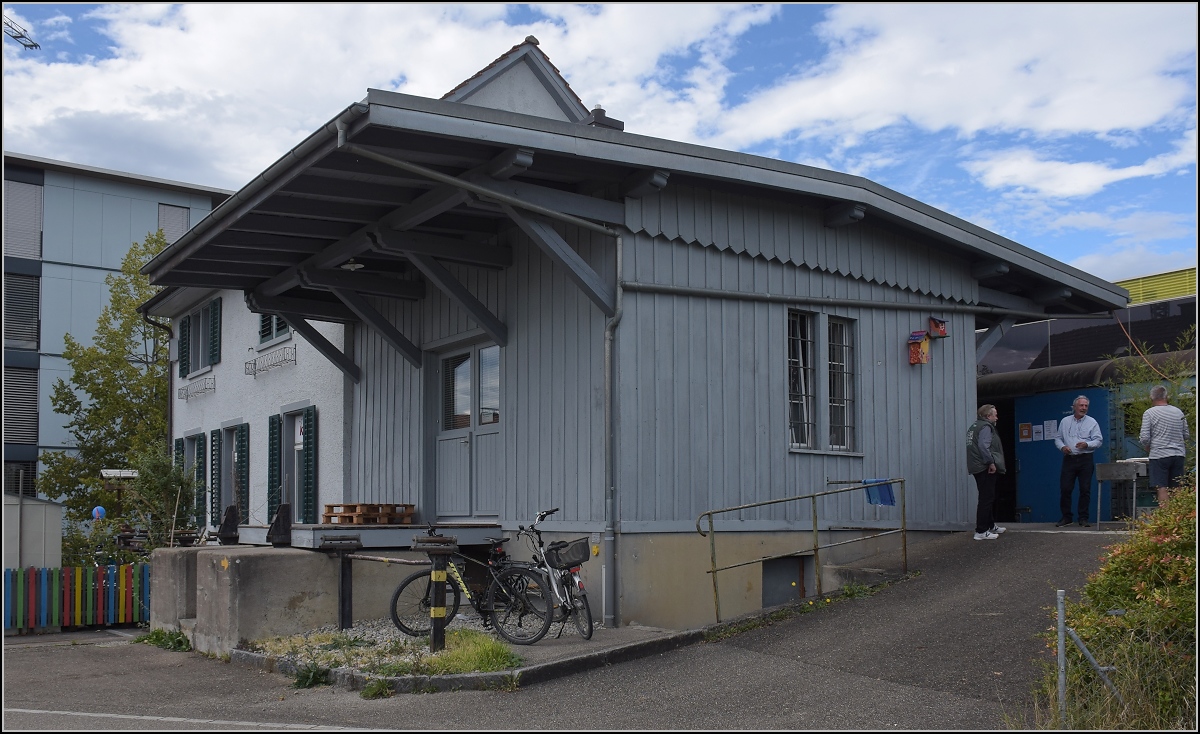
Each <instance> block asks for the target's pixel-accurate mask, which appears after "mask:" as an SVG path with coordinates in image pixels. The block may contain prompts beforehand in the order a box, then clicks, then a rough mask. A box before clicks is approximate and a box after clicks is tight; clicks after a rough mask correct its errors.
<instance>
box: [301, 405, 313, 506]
mask: <svg viewBox="0 0 1200 734" xmlns="http://www.w3.org/2000/svg"><path fill="white" fill-rule="evenodd" d="M301 420H303V421H304V441H303V444H302V446H301V449H300V506H301V515H300V517H301V522H304V523H309V524H312V523H315V522H316V521H317V409H316V408H315V407H313V406H309V407H307V408H305V409H304V415H303V416H302V417H301Z"/></svg>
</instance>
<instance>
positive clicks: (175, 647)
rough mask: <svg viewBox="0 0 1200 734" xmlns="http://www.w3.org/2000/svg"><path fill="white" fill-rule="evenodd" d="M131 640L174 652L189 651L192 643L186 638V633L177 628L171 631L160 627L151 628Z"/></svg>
mask: <svg viewBox="0 0 1200 734" xmlns="http://www.w3.org/2000/svg"><path fill="white" fill-rule="evenodd" d="M133 641H134V642H141V643H144V644H147V645H154V646H155V647H161V648H162V649H164V650H172V651H174V652H189V651H190V650H191V649H192V643H191V641H189V640H188V638H187V635H185V634H184V633H183V632H181V631H179V630H174V631H171V632H168V631H167V630H165V629H161V628H160V629H156V630H151V631H150V632H148V633H146V634H144V635H141V636H140V637H136V638H134V640H133Z"/></svg>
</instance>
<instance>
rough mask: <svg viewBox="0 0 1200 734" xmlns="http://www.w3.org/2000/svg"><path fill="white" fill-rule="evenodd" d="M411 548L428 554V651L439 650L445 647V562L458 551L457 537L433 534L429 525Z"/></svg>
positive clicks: (432, 529) (415, 539) (432, 528)
mask: <svg viewBox="0 0 1200 734" xmlns="http://www.w3.org/2000/svg"><path fill="white" fill-rule="evenodd" d="M412 549H413V550H414V551H418V552H421V553H427V554H429V562H430V563H431V564H432V565H433V570H432V571H430V572H429V587H430V588H429V591H430V596H431V598H430V600H429V602H430V604H429V619H430V622H432V626H433V631H432V632H431V633H430V635H429V651H430V652H439V651H441V650H443V649H445V647H446V564H448V563H449V562H450V556H451V555H453V554H455V553H457V552H458V538H456V537H453V536H445V535H434V527H433V526H432V525H431V526H430V528H429V534H428V535H418V536H417V537H416V538H414V539H413V545H412Z"/></svg>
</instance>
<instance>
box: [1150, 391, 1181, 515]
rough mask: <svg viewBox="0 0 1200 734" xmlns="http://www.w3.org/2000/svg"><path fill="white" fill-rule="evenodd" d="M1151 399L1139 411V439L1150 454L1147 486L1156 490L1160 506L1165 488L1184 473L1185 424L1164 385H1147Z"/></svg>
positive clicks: (1165, 496) (1165, 493) (1165, 502)
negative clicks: (1143, 409)
mask: <svg viewBox="0 0 1200 734" xmlns="http://www.w3.org/2000/svg"><path fill="white" fill-rule="evenodd" d="M1150 402H1151V403H1153V405H1151V406H1150V408H1149V409H1148V410H1147V411H1146V412H1145V413H1143V414H1142V430H1141V435H1140V436H1139V437H1138V438H1139V440H1140V441H1141V444H1142V447H1143V448H1145V449H1146V451H1147V452H1148V455H1149V457H1150V464H1149V466H1148V467H1147V468H1148V469H1149V474H1150V486H1151V487H1153V488H1154V489H1155V490H1157V491H1158V506H1159V507H1162V506H1163V505H1165V504H1167V488H1168V487H1171V486H1174V484H1175V483H1176V482H1177V481H1179V478H1180V477H1182V476H1183V472H1184V465H1183V464H1184V456H1185V455H1186V454H1187V449H1186V448H1185V447H1184V442H1185V441H1187V440H1188V424H1187V419H1186V418H1184V416H1183V411H1182V410H1180V409H1179V408H1176V407H1175V406H1174V405H1171V404H1169V403H1168V401H1167V388H1165V387H1163V386H1162V385H1155V386H1154V387H1152V388H1150Z"/></svg>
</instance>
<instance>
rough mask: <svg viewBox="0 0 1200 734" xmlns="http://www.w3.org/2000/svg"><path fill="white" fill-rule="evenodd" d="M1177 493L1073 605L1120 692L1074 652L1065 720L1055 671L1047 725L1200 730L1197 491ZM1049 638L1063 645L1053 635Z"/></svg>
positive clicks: (1070, 650)
mask: <svg viewBox="0 0 1200 734" xmlns="http://www.w3.org/2000/svg"><path fill="white" fill-rule="evenodd" d="M1189 485H1190V486H1187V487H1183V488H1179V489H1177V490H1175V491H1173V492H1172V493H1171V497H1170V499H1169V500H1168V502H1167V504H1166V506H1165V507H1160V508H1159V509H1157V510H1155V511H1154V512H1151V513H1150V514H1148V515H1147V516H1145V517H1144V518H1142V519H1140V520H1139V521H1138V522H1137V523H1136V525H1135V527H1134V529H1133V532H1132V533H1131V534H1130V538H1129V539H1128V540H1127V541H1125V542H1123V543H1118V544H1117V545H1114V546H1110V548H1109V553H1108V556H1107V557H1106V558H1105V559H1104V562H1103V565H1102V566H1101V568H1100V570H1099V571H1097V572H1096V573H1094V574H1092V576H1090V577H1089V578H1088V581H1087V584H1086V585H1085V586H1084V589H1083V599H1082V600H1081V601H1079V602H1071V601H1068V602H1067V603H1066V607H1065V609H1066V620H1067V625H1068V626H1069V627H1071V628H1072V629H1074V630H1075V632H1076V633H1077V634H1078V635H1079V637H1080V639H1082V640H1083V642H1084V644H1085V645H1087V647H1088V649H1089V650H1090V651H1091V653H1092V655H1093V656H1094V657H1095V658H1096V661H1097V662H1098V663H1099V664H1100V665H1106V666H1112V667H1113V668H1114V670H1112V671H1110V672H1109V673H1108V675H1109V679H1110V680H1111V681H1112V683H1113V686H1114V687H1115V688H1116V689H1117V691H1118V692H1119V693H1120V698H1118V697H1117V696H1114V695H1113V694H1112V693H1110V692H1109V691H1108V690H1107V688H1106V687H1105V685H1104V683H1103V681H1102V680H1101V679H1100V677H1099V675H1098V674H1097V673H1096V671H1095V670H1094V669H1093V668H1092V666H1091V665H1090V664H1089V663H1088V662H1087V660H1086V659H1085V657H1084V655H1083V653H1082V652H1081V651H1080V650H1078V649H1077V647H1076V646H1075V645H1074V644H1072V643H1071V642H1070V641H1068V643H1067V649H1066V655H1067V721H1066V722H1062V723H1060V722H1058V721H1057V718H1056V717H1057V708H1058V707H1057V701H1056V699H1057V685H1058V677H1057V670H1056V669H1054V670H1048V671H1047V674H1046V677H1045V679H1044V680H1043V682H1042V686H1041V690H1040V695H1039V696H1038V698H1039V700H1040V701H1043V702H1044V701H1053V702H1054V705H1052V706H1050V705H1047V706H1045V707H1044V708H1043V709H1042V710H1039V711H1036V712H1035V713H1036V715H1037V716H1038V719H1039V724H1043V725H1047V726H1055V727H1058V726H1062V725H1065V726H1066V727H1068V728H1073V729H1079V728H1086V729H1092V728H1100V729H1109V728H1120V729H1126V728H1134V729H1180V728H1183V729H1194V728H1195V724H1196V483H1195V477H1194V475H1193V476H1192V477H1191V478H1190V481H1189ZM1047 636H1048V637H1051V638H1053V639H1055V640H1056V639H1057V632H1056V628H1055V630H1052V631H1051V632H1049V633H1047Z"/></svg>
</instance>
